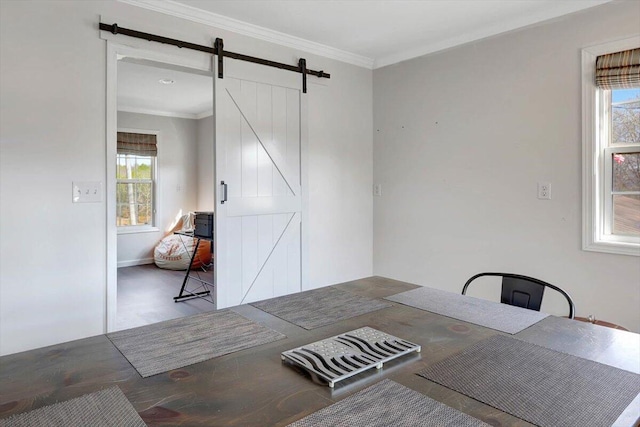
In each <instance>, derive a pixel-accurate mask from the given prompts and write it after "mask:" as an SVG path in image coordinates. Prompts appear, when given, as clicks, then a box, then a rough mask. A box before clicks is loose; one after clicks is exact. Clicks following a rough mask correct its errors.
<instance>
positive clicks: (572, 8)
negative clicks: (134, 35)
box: [120, 0, 611, 68]
mask: <svg viewBox="0 0 640 427" xmlns="http://www.w3.org/2000/svg"><path fill="white" fill-rule="evenodd" d="M120 1H121V2H125V3H129V4H134V5H136V6H140V7H144V8H147V9H152V10H156V11H159V12H163V13H167V14H171V15H174V16H180V17H181V18H185V19H190V20H193V21H196V22H200V23H205V24H209V25H212V26H215V27H218V28H223V29H228V30H231V31H235V32H237V33H241V34H247V35H251V36H252V37H257V38H262V39H265V40H268V41H272V42H276V43H280V44H283V45H287V46H291V47H296V48H299V49H302V50H305V51H308V52H311V53H318V54H320V55H323V56H327V57H331V58H334V59H339V60H342V61H345V62H350V63H353V64H356V65H360V66H365V67H367V68H378V67H382V66H385V65H389V64H393V63H396V62H400V61H404V60H407V59H410V58H414V57H417V56H422V55H425V54H428V53H432V52H436V51H439V50H443V49H447V48H449V47H453V46H457V45H460V44H463V43H468V42H471V41H474V40H479V39H482V38H485V37H489V36H493V35H496V34H500V33H503V32H506V31H510V30H514V29H516V28H521V27H524V26H528V25H532V24H535V23H537V22H541V21H544V20H548V19H553V18H557V17H559V16H562V15H566V14H569V13H573V12H577V11H579V10H582V9H587V8H590V7H593V6H598V5H600V4H603V3H607V2H609V1H611V0H306V1H294V0H261V1H257V0H214V1H212V0H179V1H173V0H161V1H158V0H120Z"/></svg>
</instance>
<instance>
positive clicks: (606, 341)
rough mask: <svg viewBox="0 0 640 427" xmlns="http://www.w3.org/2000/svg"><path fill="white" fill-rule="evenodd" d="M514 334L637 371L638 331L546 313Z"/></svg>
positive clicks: (639, 357)
mask: <svg viewBox="0 0 640 427" xmlns="http://www.w3.org/2000/svg"><path fill="white" fill-rule="evenodd" d="M514 338H518V339H519V340H522V341H526V342H530V343H532V344H537V345H540V346H542V347H547V348H550V349H552V350H556V351H560V352H562V353H567V354H572V355H574V356H578V357H582V358H583V359H589V360H593V361H596V362H600V363H604V364H605V365H610V366H615V367H616V368H620V369H624V370H626V371H629V372H634V373H636V374H640V335H638V334H635V333H633V332H627V331H622V330H616V329H612V328H607V327H604V326H599V325H593V324H591V323H587V322H579V321H577V320H573V319H567V318H564V317H556V316H549V317H547V318H546V319H544V320H542V321H540V322H538V323H536V324H535V325H533V326H531V327H530V328H527V329H525V330H524V331H522V332H518V333H517V334H516V335H514Z"/></svg>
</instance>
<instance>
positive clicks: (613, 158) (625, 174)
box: [603, 88, 640, 236]
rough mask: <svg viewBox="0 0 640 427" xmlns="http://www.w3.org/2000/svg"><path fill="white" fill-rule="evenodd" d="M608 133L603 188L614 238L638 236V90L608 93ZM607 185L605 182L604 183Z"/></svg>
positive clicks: (639, 106) (639, 145)
mask: <svg viewBox="0 0 640 427" xmlns="http://www.w3.org/2000/svg"><path fill="white" fill-rule="evenodd" d="M608 95H609V96H605V97H603V98H609V99H610V100H611V103H610V111H611V113H610V116H609V118H610V123H609V126H610V134H611V139H610V143H609V146H608V147H607V149H606V150H605V153H606V155H607V158H606V159H605V161H606V166H605V167H606V171H607V172H609V173H610V176H609V179H610V181H611V185H610V186H609V185H607V186H606V187H605V197H606V198H607V202H608V203H606V205H607V206H610V207H611V212H610V213H609V215H608V217H609V218H610V219H611V221H610V222H609V221H608V224H607V225H608V230H607V231H610V232H611V234H613V235H619V236H640V88H638V89H618V90H612V91H610V94H608ZM607 184H608V182H607Z"/></svg>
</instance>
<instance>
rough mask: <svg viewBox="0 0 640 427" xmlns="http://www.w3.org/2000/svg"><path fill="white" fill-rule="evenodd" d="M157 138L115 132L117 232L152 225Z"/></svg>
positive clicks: (150, 135) (148, 135)
mask: <svg viewBox="0 0 640 427" xmlns="http://www.w3.org/2000/svg"><path fill="white" fill-rule="evenodd" d="M156 139H157V136H156V135H155V134H143V133H132V132H118V147H117V157H116V225H117V226H118V227H119V228H120V230H124V229H128V230H136V229H144V228H151V227H153V226H154V217H155V187H156V186H155V181H156V157H157V141H156Z"/></svg>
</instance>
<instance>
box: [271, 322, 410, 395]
mask: <svg viewBox="0 0 640 427" xmlns="http://www.w3.org/2000/svg"><path fill="white" fill-rule="evenodd" d="M420 350H421V348H420V346H419V345H417V344H414V343H412V342H409V341H406V340H403V339H401V338H398V337H394V336H393V335H389V334H386V333H384V332H381V331H378V330H377V329H373V328H370V327H368V326H365V327H364V328H360V329H356V330H354V331H350V332H345V333H343V334H340V335H336V336H335V337H331V338H327V339H324V340H322V341H317V342H314V343H311V344H307V345H303V346H302V347H298V348H294V349H293V350H288V351H285V352H283V353H282V360H285V361H288V362H291V363H293V364H295V365H297V366H299V367H301V368H302V369H304V370H306V371H307V372H309V373H310V374H311V376H312V377H313V378H321V379H322V380H324V381H326V382H328V383H329V387H331V388H333V387H334V386H335V384H336V383H338V382H339V381H342V380H345V379H347V378H350V377H352V376H354V375H357V374H359V373H361V372H364V371H366V370H368V369H371V368H376V369H381V368H382V365H383V364H384V363H385V362H388V361H390V360H393V359H395V358H398V357H400V356H404V355H405V354H409V353H412V352H414V351H415V352H416V353H419V352H420Z"/></svg>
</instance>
